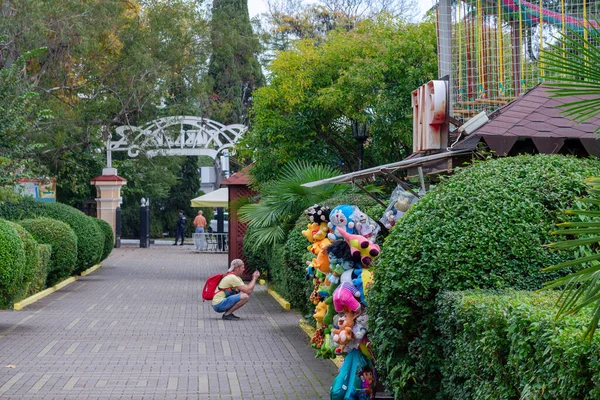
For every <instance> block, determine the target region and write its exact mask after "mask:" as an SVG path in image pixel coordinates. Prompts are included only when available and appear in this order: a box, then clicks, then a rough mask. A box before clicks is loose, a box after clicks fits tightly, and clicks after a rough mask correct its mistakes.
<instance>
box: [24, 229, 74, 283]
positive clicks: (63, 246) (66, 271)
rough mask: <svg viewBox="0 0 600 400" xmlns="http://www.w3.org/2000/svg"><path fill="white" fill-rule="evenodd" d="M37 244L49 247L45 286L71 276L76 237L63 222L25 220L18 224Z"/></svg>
mask: <svg viewBox="0 0 600 400" xmlns="http://www.w3.org/2000/svg"><path fill="white" fill-rule="evenodd" d="M19 223H20V225H22V226H23V227H24V228H25V229H27V230H28V231H29V233H31V235H32V236H33V237H34V238H35V240H37V241H38V242H39V243H43V244H48V245H50V246H51V250H50V251H51V255H50V267H49V270H48V278H47V279H46V284H47V286H52V285H55V284H57V283H58V282H60V281H62V280H64V279H66V278H68V277H69V276H71V274H72V273H73V271H74V270H75V266H76V263H77V236H76V235H75V232H74V231H73V229H71V228H70V227H69V225H67V224H65V223H64V222H61V221H58V220H55V219H51V218H36V219H25V220H23V221H20V222H19Z"/></svg>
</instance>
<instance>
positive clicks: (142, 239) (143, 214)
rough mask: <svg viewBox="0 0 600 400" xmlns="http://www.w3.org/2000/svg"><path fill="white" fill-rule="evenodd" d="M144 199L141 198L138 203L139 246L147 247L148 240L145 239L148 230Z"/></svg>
mask: <svg viewBox="0 0 600 400" xmlns="http://www.w3.org/2000/svg"><path fill="white" fill-rule="evenodd" d="M146 210H147V207H146V199H144V198H142V201H141V204H140V247H141V248H147V247H148V241H147V237H148V235H147V230H148V217H147V215H146Z"/></svg>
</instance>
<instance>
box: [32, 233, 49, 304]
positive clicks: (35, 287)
mask: <svg viewBox="0 0 600 400" xmlns="http://www.w3.org/2000/svg"><path fill="white" fill-rule="evenodd" d="M38 250H39V252H40V264H39V267H38V269H37V270H36V273H35V276H34V277H33V281H32V282H31V285H29V289H28V290H27V295H26V297H29V296H31V295H34V294H36V293H38V292H41V291H42V289H44V288H45V287H46V280H47V278H48V272H50V268H51V266H52V261H51V258H52V246H50V245H49V244H43V243H38Z"/></svg>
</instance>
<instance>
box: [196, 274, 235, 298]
mask: <svg viewBox="0 0 600 400" xmlns="http://www.w3.org/2000/svg"><path fill="white" fill-rule="evenodd" d="M230 274H231V272H228V273H226V274H216V275H213V276H211V277H210V278H208V279H207V280H206V283H205V284H204V288H203V289H202V299H204V301H206V300H212V299H213V297H215V294H217V293H219V292H222V291H223V290H224V289H221V290H219V291H218V292H217V288H218V287H219V283H221V279H223V278H224V277H225V276H227V275H230Z"/></svg>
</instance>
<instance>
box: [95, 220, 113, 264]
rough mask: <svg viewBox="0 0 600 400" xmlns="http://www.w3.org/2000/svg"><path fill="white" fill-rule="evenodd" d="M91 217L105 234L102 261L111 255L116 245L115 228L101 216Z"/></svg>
mask: <svg viewBox="0 0 600 400" xmlns="http://www.w3.org/2000/svg"><path fill="white" fill-rule="evenodd" d="M89 218H91V219H92V220H94V221H95V222H96V223H97V224H98V226H99V227H100V230H101V231H102V234H103V235H104V248H103V249H102V256H101V257H100V261H104V260H106V258H107V257H108V256H109V255H110V253H111V252H112V249H113V248H114V247H115V235H114V234H113V230H112V228H111V227H110V224H109V223H108V222H106V221H105V220H103V219H100V218H92V217H89Z"/></svg>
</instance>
